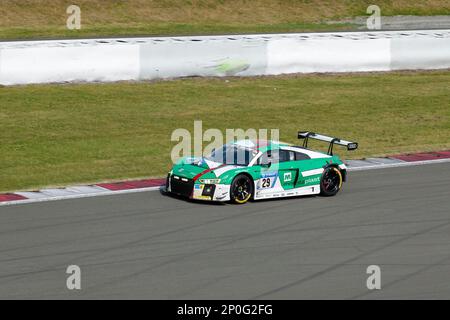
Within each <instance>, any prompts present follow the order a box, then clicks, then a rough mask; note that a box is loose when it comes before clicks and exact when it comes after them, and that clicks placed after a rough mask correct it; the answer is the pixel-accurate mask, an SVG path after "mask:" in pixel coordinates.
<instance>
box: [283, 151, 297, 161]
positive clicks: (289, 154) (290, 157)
mask: <svg viewBox="0 0 450 320" xmlns="http://www.w3.org/2000/svg"><path fill="white" fill-rule="evenodd" d="M294 160H295V155H294V152H293V151H289V150H280V162H286V161H294Z"/></svg>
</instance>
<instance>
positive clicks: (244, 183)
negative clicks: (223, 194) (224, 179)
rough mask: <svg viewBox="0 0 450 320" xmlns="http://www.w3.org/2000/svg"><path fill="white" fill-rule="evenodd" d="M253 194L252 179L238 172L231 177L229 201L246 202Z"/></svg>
mask: <svg viewBox="0 0 450 320" xmlns="http://www.w3.org/2000/svg"><path fill="white" fill-rule="evenodd" d="M252 194H253V181H252V179H250V178H249V177H248V176H246V175H245V174H240V175H238V176H236V177H235V178H234V179H233V182H232V183H231V188H230V199H231V202H233V203H237V204H243V203H246V202H247V201H248V200H250V198H251V197H252Z"/></svg>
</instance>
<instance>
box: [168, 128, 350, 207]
mask: <svg viewBox="0 0 450 320" xmlns="http://www.w3.org/2000/svg"><path fill="white" fill-rule="evenodd" d="M298 138H299V139H303V145H302V146H301V147H300V146H293V145H290V144H287V143H282V142H278V141H270V140H269V141H261V140H259V141H251V140H239V141H235V142H232V143H228V144H225V145H223V146H222V147H221V148H218V149H215V150H213V152H212V153H211V155H210V156H207V157H185V158H182V159H181V160H180V161H179V162H177V163H176V164H175V165H174V166H173V168H172V170H171V171H170V172H169V174H168V176H167V181H166V191H167V192H169V193H172V194H176V195H180V196H183V197H188V198H190V199H197V200H209V201H231V202H232V203H238V204H242V203H246V202H247V201H248V200H250V199H254V200H259V199H267V198H283V197H291V196H302V195H314V194H322V195H325V196H334V195H336V194H337V193H338V192H339V190H340V189H341V188H342V184H343V182H345V181H346V176H347V167H346V165H345V164H344V163H343V161H342V160H341V159H340V158H339V157H338V156H336V155H333V146H334V145H340V146H346V147H347V149H348V150H355V149H356V148H357V147H358V144H357V143H356V142H350V141H346V140H342V139H339V138H333V137H329V136H325V135H321V134H316V133H314V132H299V133H298ZM309 139H316V140H321V141H326V142H328V143H329V147H328V152H327V153H322V152H318V151H313V150H310V149H308V140H309Z"/></svg>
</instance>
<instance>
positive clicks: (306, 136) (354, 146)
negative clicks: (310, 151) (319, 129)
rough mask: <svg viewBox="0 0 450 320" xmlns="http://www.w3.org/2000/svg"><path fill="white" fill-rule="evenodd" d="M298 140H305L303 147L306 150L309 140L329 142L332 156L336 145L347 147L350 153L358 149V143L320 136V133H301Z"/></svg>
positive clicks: (329, 152)
mask: <svg viewBox="0 0 450 320" xmlns="http://www.w3.org/2000/svg"><path fill="white" fill-rule="evenodd" d="M298 138H299V139H304V140H303V147H304V148H308V140H309V139H310V138H311V139H314V140H320V141H325V142H329V143H330V145H329V147H328V152H327V153H328V154H329V155H330V156H332V155H333V146H334V145H335V144H337V145H339V146H344V147H347V150H349V151H352V150H356V149H357V148H358V143H357V142H351V141H347V140H343V139H340V138H333V137H329V136H325V135H323V134H318V133H314V132H309V131H299V133H298Z"/></svg>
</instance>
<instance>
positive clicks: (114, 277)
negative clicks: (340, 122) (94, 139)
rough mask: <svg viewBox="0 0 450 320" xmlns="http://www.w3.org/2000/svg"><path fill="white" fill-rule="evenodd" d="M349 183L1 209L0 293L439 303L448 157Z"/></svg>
mask: <svg viewBox="0 0 450 320" xmlns="http://www.w3.org/2000/svg"><path fill="white" fill-rule="evenodd" d="M349 180H350V181H349V182H348V183H347V184H346V185H345V186H344V190H342V192H341V193H340V194H339V195H338V196H336V197H332V198H324V197H306V198H295V199H285V200H270V201H263V202H254V203H250V204H247V205H243V206H237V205H229V204H227V205H223V204H207V203H194V202H187V201H184V200H180V199H177V198H172V197H168V196H164V195H162V194H161V193H160V192H158V191H153V192H144V193H136V194H127V195H116V196H105V197H95V198H86V199H77V200H65V201H55V202H45V203H35V204H26V205H16V206H8V207H0V298H2V299H6V298H8V299H19V298H32V299H35V298H38V299H48V298H62V299H80V298H86V299H91V298H106V299H116V298H146V299H198V298H202V299H214V298H218V299H253V298H256V299H280V298H285V299H305V298H306V299H309V298H325V299H329V298H338V299H391V298H406V299H413V298H414V299H417V298H424V299H432V298H437V299H444V298H446V299H449V298H450V278H449V276H448V275H449V274H450V201H449V200H450V164H449V163H443V164H433V165H425V166H417V167H404V168H392V169H383V170H371V171H361V172H352V173H350V176H349ZM72 264H76V265H79V266H80V267H81V272H82V274H81V278H82V281H81V286H82V289H81V290H79V291H69V290H67V288H66V277H67V276H68V275H67V274H66V273H65V271H66V268H67V266H68V265H72ZM369 265H379V266H380V267H381V272H382V273H381V281H382V289H381V290H376V291H369V290H368V289H367V288H366V279H367V277H368V275H367V274H366V268H367V267H368V266H369Z"/></svg>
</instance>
